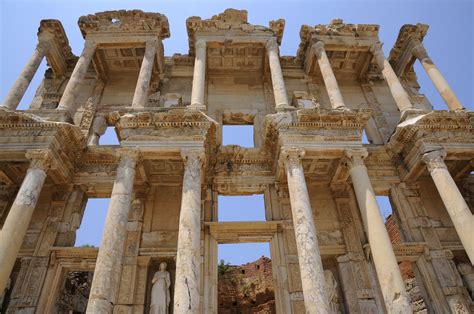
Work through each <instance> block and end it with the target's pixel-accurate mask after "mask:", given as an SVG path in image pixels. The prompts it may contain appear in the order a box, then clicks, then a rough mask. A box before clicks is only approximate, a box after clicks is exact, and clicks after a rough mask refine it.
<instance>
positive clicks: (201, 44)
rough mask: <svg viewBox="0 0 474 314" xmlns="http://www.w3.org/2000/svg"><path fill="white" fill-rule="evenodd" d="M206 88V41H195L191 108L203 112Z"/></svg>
mask: <svg viewBox="0 0 474 314" xmlns="http://www.w3.org/2000/svg"><path fill="white" fill-rule="evenodd" d="M205 86H206V41H204V40H202V39H199V40H197V41H196V57H195V59H194V75H193V89H192V91H191V107H192V108H195V109H201V110H205V109H206V105H205V104H204V92H205Z"/></svg>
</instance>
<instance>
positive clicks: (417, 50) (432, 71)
mask: <svg viewBox="0 0 474 314" xmlns="http://www.w3.org/2000/svg"><path fill="white" fill-rule="evenodd" d="M412 52H413V55H414V56H415V57H416V58H417V59H418V60H420V62H421V65H422V66H423V68H424V69H425V71H426V74H428V76H429V78H430V79H431V81H432V82H433V84H434V86H435V87H436V89H437V90H438V92H439V94H440V95H441V97H442V98H443V100H444V102H445V103H446V105H448V107H449V109H450V110H462V109H464V107H463V105H461V102H460V101H459V99H458V97H457V96H456V94H454V92H453V90H452V89H451V87H450V86H449V84H448V82H447V81H446V80H445V79H444V77H443V75H442V74H441V72H440V71H439V70H438V67H436V65H435V64H434V63H433V61H432V60H431V58H430V57H429V56H428V53H427V52H426V50H425V47H424V46H423V44H422V43H421V42H419V41H418V43H417V44H416V45H415V47H413V50H412Z"/></svg>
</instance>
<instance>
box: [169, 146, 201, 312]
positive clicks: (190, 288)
mask: <svg viewBox="0 0 474 314" xmlns="http://www.w3.org/2000/svg"><path fill="white" fill-rule="evenodd" d="M181 155H182V157H183V159H184V178H183V192H182V196H181V211H180V215H179V231H178V252H177V257H176V281H175V289H174V311H173V313H175V314H181V313H200V307H199V298H200V286H201V281H200V278H201V167H202V163H203V161H204V150H203V149H187V150H182V152H181Z"/></svg>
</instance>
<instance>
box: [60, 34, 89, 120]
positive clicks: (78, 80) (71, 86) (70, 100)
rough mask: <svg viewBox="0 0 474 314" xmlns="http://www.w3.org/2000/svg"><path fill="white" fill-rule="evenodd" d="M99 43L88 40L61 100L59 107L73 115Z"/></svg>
mask: <svg viewBox="0 0 474 314" xmlns="http://www.w3.org/2000/svg"><path fill="white" fill-rule="evenodd" d="M96 47H97V44H96V43H95V42H93V41H90V40H86V41H85V43H84V49H83V50H82V54H81V56H80V57H79V60H77V63H76V66H75V67H74V70H73V71H72V74H71V77H70V78H69V82H68V83H67V85H66V88H65V90H64V93H63V96H62V97H61V100H60V101H59V105H58V109H61V110H68V111H69V112H70V113H71V115H72V114H74V102H75V99H76V96H77V93H78V92H79V89H80V87H81V84H82V82H83V81H84V78H85V77H86V74H87V70H88V69H89V65H90V63H91V61H92V57H93V56H94V53H95V49H96Z"/></svg>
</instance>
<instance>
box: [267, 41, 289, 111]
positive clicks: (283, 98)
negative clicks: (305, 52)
mask: <svg viewBox="0 0 474 314" xmlns="http://www.w3.org/2000/svg"><path fill="white" fill-rule="evenodd" d="M266 48H267V55H268V63H269V65H270V73H271V76H272V85H273V97H274V98H275V106H276V110H277V111H281V110H284V109H288V108H289V107H290V105H289V104H288V95H287V94H286V87H285V80H284V79H283V72H282V71H281V65H280V55H279V49H278V43H277V41H276V39H275V38H271V39H269V40H268V41H267V45H266Z"/></svg>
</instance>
